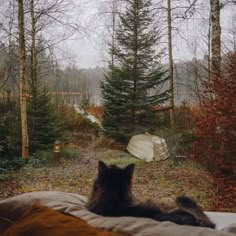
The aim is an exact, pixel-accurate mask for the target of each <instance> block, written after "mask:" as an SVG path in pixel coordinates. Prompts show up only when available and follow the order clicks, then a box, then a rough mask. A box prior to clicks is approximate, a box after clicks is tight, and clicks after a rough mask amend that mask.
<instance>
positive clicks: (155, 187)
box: [0, 149, 236, 212]
mask: <svg viewBox="0 0 236 236" xmlns="http://www.w3.org/2000/svg"><path fill="white" fill-rule="evenodd" d="M99 159H102V160H104V161H105V162H106V163H108V164H110V163H113V164H119V165H121V166H124V165H126V164H128V163H136V171H135V176H134V184H133V190H134V193H135V195H136V197H137V198H138V199H143V200H144V199H153V200H155V201H158V202H162V203H164V204H165V203H166V204H172V203H173V201H174V199H175V197H176V196H177V195H181V194H187V195H190V196H192V197H194V198H195V199H196V200H197V201H198V202H199V203H200V204H201V205H202V206H203V208H204V210H215V211H230V212H236V197H235V193H236V184H235V181H232V180H230V181H231V182H230V183H228V182H227V183H224V181H223V183H221V185H220V184H219V183H217V182H216V181H215V180H214V179H213V177H212V176H211V175H210V174H209V173H208V172H207V171H206V170H204V169H203V168H201V167H200V166H199V165H197V164H196V163H193V162H191V161H184V162H181V163H177V162H173V161H172V160H170V159H169V160H166V161H162V162H151V163H145V162H143V161H140V160H138V159H136V158H133V157H131V155H129V154H128V153H125V152H122V151H117V150H109V149H103V150H102V149H100V150H96V151H95V150H94V149H86V150H83V151H81V155H80V157H78V158H75V159H63V160H62V163H61V164H60V165H51V166H47V167H43V168H33V167H31V166H26V167H24V168H22V169H21V170H19V171H17V172H13V173H11V175H10V178H9V179H7V180H5V181H1V182H0V199H3V198H7V197H11V196H14V195H17V194H21V193H26V192H31V191H46V190H48V191H50V190H59V191H66V192H74V193H79V194H82V195H88V194H89V191H90V188H91V186H92V183H93V179H94V177H95V176H96V172H97V161H98V160H99ZM221 182H222V180H221ZM222 186H223V187H222Z"/></svg>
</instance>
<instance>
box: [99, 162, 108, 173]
mask: <svg viewBox="0 0 236 236" xmlns="http://www.w3.org/2000/svg"><path fill="white" fill-rule="evenodd" d="M107 169H108V166H107V165H106V164H105V163H104V162H103V161H99V162H98V173H99V174H103V173H104V172H105V171H106V170H107Z"/></svg>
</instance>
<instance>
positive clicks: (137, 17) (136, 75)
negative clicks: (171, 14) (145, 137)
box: [101, 0, 169, 140]
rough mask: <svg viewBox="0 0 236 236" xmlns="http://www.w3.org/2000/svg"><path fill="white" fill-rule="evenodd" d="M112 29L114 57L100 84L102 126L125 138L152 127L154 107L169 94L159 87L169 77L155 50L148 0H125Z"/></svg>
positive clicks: (156, 43)
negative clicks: (102, 101) (122, 11)
mask: <svg viewBox="0 0 236 236" xmlns="http://www.w3.org/2000/svg"><path fill="white" fill-rule="evenodd" d="M115 33H116V36H115V39H116V40H115V46H114V45H113V46H112V48H111V50H110V53H111V54H112V56H114V58H115V61H114V64H113V63H110V65H109V69H108V72H107V73H106V75H105V80H104V82H102V84H101V88H102V95H103V100H104V117H103V126H104V128H105V132H106V134H107V135H108V136H111V137H113V138H117V139H120V140H127V138H129V137H130V136H132V135H134V134H137V133H141V132H145V131H149V132H150V131H151V130H152V129H154V128H155V125H156V114H155V110H154V109H153V108H154V107H155V106H156V105H159V104H161V103H163V102H164V101H166V100H167V99H168V98H169V95H168V91H166V90H165V91H164V90H163V88H162V89H161V87H162V85H163V83H164V82H165V81H166V80H167V79H168V78H167V76H166V75H165V72H164V71H163V70H162V68H161V66H160V53H158V52H157V50H156V49H157V47H158V42H159V34H158V31H157V30H156V27H155V26H154V11H153V9H152V3H151V0H127V1H126V10H125V12H124V14H120V15H119V26H118V29H117V30H116V32H115Z"/></svg>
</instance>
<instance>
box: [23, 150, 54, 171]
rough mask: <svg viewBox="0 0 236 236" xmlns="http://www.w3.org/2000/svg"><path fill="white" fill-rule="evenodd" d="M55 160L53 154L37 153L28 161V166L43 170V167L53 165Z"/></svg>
mask: <svg viewBox="0 0 236 236" xmlns="http://www.w3.org/2000/svg"><path fill="white" fill-rule="evenodd" d="M52 160H53V152H52V151H51V150H50V151H37V152H35V153H34V154H33V155H32V156H31V157H30V158H29V160H28V162H27V165H30V166H32V167H34V168H41V167H43V166H47V165H51V164H52Z"/></svg>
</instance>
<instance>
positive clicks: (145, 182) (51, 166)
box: [0, 0, 236, 212]
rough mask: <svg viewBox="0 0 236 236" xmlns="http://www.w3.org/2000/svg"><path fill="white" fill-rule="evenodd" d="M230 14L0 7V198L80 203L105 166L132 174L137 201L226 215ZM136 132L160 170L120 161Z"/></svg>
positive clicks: (188, 9) (161, 0)
mask: <svg viewBox="0 0 236 236" xmlns="http://www.w3.org/2000/svg"><path fill="white" fill-rule="evenodd" d="M235 12H236V1H235V0H207V1H206V0H172V1H171V0H125V1H123V0H91V1H84V0H83V1H82V0H48V1H44V0H17V1H15V0H8V1H4V0H1V9H0V199H4V198H7V197H12V196H15V195H18V194H21V193H27V192H34V191H45V190H48V191H52V190H58V191H67V192H76V193H80V194H84V195H87V194H88V192H89V186H90V185H91V182H92V179H93V178H94V176H95V173H96V171H95V170H96V167H97V161H98V160H105V162H106V163H110V164H119V165H121V166H124V165H126V164H129V163H135V164H136V165H137V169H136V174H135V175H136V178H135V180H134V181H135V182H134V186H135V190H134V191H135V193H136V194H137V195H138V196H139V197H141V198H142V199H148V198H151V199H154V200H161V201H162V202H163V203H164V204H165V203H169V202H171V201H173V199H174V196H176V195H177V194H180V193H182V194H189V195H190V196H193V197H194V198H196V199H197V200H198V201H199V202H200V203H201V204H202V205H203V207H204V209H206V210H216V211H229V212H236V191H235V190H236V143H235V141H236V102H235V101H236V14H235ZM83 42H84V43H83ZM94 45H95V46H94ZM97 57H99V63H93V62H94V61H95V58H97ZM89 62H91V64H89ZM86 63H87V64H86ZM76 107H77V108H79V109H75V108H76ZM78 111H82V112H78ZM89 116H93V117H95V118H96V119H97V121H98V122H93V121H91V119H88V117H89ZM144 133H149V134H152V135H156V136H158V137H161V138H163V139H165V140H166V142H167V146H168V149H169V158H168V159H167V160H165V161H161V162H150V163H147V162H145V161H143V160H140V159H137V158H135V157H134V156H132V155H131V154H130V153H129V152H128V151H127V145H128V143H129V140H130V139H131V137H133V136H134V135H138V134H144ZM56 148H58V149H59V154H56V152H57V151H55V150H56ZM160 176H161V177H160ZM78 179H79V180H80V181H78ZM199 179H201V181H199ZM141 189H142V191H141ZM144 189H145V190H144ZM157 192H158V196H157V195H156V193H157Z"/></svg>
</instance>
